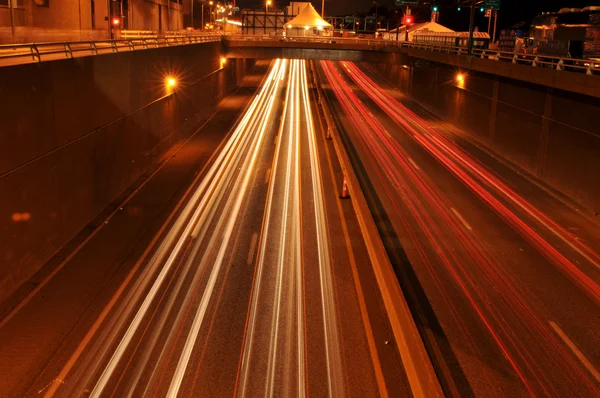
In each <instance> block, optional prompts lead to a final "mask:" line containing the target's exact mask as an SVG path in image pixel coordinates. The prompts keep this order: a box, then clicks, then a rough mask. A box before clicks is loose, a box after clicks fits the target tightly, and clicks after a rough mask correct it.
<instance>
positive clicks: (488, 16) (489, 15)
mask: <svg viewBox="0 0 600 398" xmlns="http://www.w3.org/2000/svg"><path fill="white" fill-rule="evenodd" d="M491 16H492V9H491V8H486V9H485V17H486V18H490V17H491Z"/></svg>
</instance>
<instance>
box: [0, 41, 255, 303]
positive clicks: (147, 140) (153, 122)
mask: <svg viewBox="0 0 600 398" xmlns="http://www.w3.org/2000/svg"><path fill="white" fill-rule="evenodd" d="M220 53H221V45H220V43H202V44H196V45H188V46H178V47H171V48H162V49H152V50H144V51H132V52H126V53H119V54H110V55H101V56H94V57H85V58H77V59H67V60H60V61H52V62H44V63H40V64H30V65H19V66H12V67H4V68H1V69H2V73H1V74H0V92H1V95H2V98H3V99H4V100H3V103H4V106H3V107H1V108H0V196H1V199H0V220H1V221H0V301H1V300H2V299H3V298H5V297H6V296H8V295H9V294H10V293H11V292H12V291H13V290H14V289H15V288H16V287H18V286H19V285H20V284H21V283H22V282H23V281H25V280H27V279H28V278H29V277H30V276H31V275H32V274H33V273H35V272H36V271H37V270H38V269H39V267H41V265H43V264H44V263H45V262H46V261H48V260H49V259H50V258H51V257H52V256H53V255H54V254H55V253H56V252H57V250H59V249H60V248H61V247H62V246H63V245H65V243H67V242H68V241H69V240H71V239H72V238H73V237H74V236H75V235H76V234H77V233H78V231H80V230H81V229H82V228H83V227H85V226H86V225H87V224H88V223H89V222H90V221H91V220H93V219H94V218H95V217H96V216H97V215H98V214H99V213H100V212H101V211H102V210H103V209H105V208H106V207H107V206H108V205H109V204H110V203H111V202H112V201H113V200H114V199H115V198H116V197H118V196H119V195H120V194H121V193H122V192H123V191H124V190H126V189H127V188H128V187H129V186H130V185H131V184H132V183H133V182H134V181H135V180H136V179H138V178H139V177H140V176H141V175H142V174H143V173H144V172H145V171H146V170H148V169H149V168H150V167H151V166H152V165H153V164H155V163H156V162H158V161H160V159H161V157H163V156H164V155H165V153H166V152H168V150H169V149H170V148H172V147H173V145H175V144H176V143H177V142H178V141H181V140H182V139H183V138H185V137H186V136H188V135H189V134H190V133H191V132H192V130H193V128H194V127H195V126H197V125H199V123H201V122H202V121H203V120H206V118H208V117H209V116H210V114H212V112H213V111H214V107H215V105H216V103H217V101H218V100H219V99H220V98H222V97H223V96H224V95H226V94H227V93H229V92H230V91H231V90H232V89H234V88H235V87H236V85H237V84H238V83H239V80H240V78H241V75H242V74H243V73H244V72H245V69H246V68H245V66H247V65H249V64H250V62H247V61H244V60H239V61H237V62H233V61H232V62H229V63H228V64H227V66H226V68H225V70H222V71H219V70H218V69H219V66H220ZM167 75H174V76H177V89H176V91H175V92H174V94H172V95H167V94H168V92H167V88H166V86H165V78H166V76H167Z"/></svg>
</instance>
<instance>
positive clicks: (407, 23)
mask: <svg viewBox="0 0 600 398" xmlns="http://www.w3.org/2000/svg"><path fill="white" fill-rule="evenodd" d="M404 22H405V25H410V24H411V23H412V17H411V16H407V17H406V19H405V20H404Z"/></svg>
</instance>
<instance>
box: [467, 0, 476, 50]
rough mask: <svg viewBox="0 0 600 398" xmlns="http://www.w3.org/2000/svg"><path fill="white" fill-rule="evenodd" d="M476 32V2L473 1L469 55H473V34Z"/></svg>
mask: <svg viewBox="0 0 600 398" xmlns="http://www.w3.org/2000/svg"><path fill="white" fill-rule="evenodd" d="M474 30H475V0H471V18H470V21H469V43H468V45H467V53H468V54H469V55H471V54H472V53H473V32H474Z"/></svg>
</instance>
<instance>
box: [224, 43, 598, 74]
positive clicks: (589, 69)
mask: <svg viewBox="0 0 600 398" xmlns="http://www.w3.org/2000/svg"><path fill="white" fill-rule="evenodd" d="M226 39H227V40H240V41H259V42H267V41H269V42H287V43H295V42H299V43H331V44H334V43H340V44H362V45H366V46H386V47H387V46H389V47H399V48H411V49H415V50H423V51H434V52H440V53H445V54H455V55H467V49H466V48H462V47H449V46H442V45H436V44H424V43H413V42H405V41H395V40H382V39H359V38H345V37H287V38H283V37H280V36H278V37H273V36H268V35H262V36H258V35H257V36H251V35H245V36H242V35H232V36H228V37H227V38H226ZM473 56H475V57H479V58H481V59H489V60H491V61H499V62H512V63H513V64H521V65H529V66H531V67H537V68H550V69H554V70H558V71H569V72H579V73H586V74H588V75H600V61H598V60H590V59H577V58H564V57H555V56H551V55H542V54H524V53H515V52H506V51H497V50H489V49H473Z"/></svg>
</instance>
